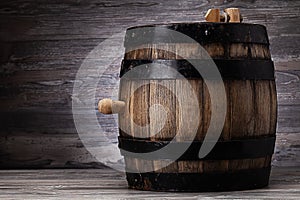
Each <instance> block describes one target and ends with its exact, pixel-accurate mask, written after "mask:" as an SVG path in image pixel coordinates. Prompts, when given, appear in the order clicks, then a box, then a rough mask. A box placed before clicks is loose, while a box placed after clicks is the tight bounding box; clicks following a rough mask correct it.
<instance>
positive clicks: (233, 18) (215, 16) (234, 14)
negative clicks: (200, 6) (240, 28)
mask: <svg viewBox="0 0 300 200" xmlns="http://www.w3.org/2000/svg"><path fill="white" fill-rule="evenodd" d="M205 20H206V21H207V22H229V23H240V22H242V16H241V14H240V9H238V8H226V9H225V10H224V12H222V13H221V12H220V9H218V8H212V9H209V10H208V11H207V13H206V15H205Z"/></svg>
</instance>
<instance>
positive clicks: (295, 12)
mask: <svg viewBox="0 0 300 200" xmlns="http://www.w3.org/2000/svg"><path fill="white" fill-rule="evenodd" d="M213 6H216V7H220V8H225V7H239V8H240V9H241V12H242V14H243V16H244V22H249V23H259V24H263V25H265V26H266V27H267V29H268V33H269V38H270V43H271V46H270V48H271V53H272V58H273V60H274V62H275V68H276V84H277V90H278V101H279V108H278V114H279V115H278V127H277V136H278V139H277V147H276V154H275V156H274V159H273V165H276V166H300V161H299V160H300V65H299V64H300V56H299V55H300V48H299V46H300V40H299V39H300V23H299V22H300V1H299V0H287V1H283V0H282V1H277V0H258V1H256V0H240V1H235V0H227V1H225V0H208V1H207V0H186V1H180V0H164V1H158V0H150V1H145V0H139V1H133V0H123V1H113V0H105V1H97V0H84V1H83V0H61V1H55V0H53V1H46V0H41V1H34V0H18V1H16V0H11V1H1V3H0V66H1V67H0V124H1V129H0V168H63V167H68V168H73V167H75V168H79V167H81V168H82V167H83V168H84V167H103V165H102V164H101V163H99V162H97V161H96V160H95V158H93V156H91V155H90V154H89V152H88V151H87V150H86V149H85V148H84V146H83V144H82V143H81V141H80V139H79V137H78V134H77V132H76V129H75V126H74V122H73V117H72V110H71V100H72V99H71V98H72V89H73V84H74V79H75V75H76V73H77V70H78V69H79V67H80V65H81V63H82V61H83V59H84V58H85V57H86V56H87V55H88V53H89V52H90V51H91V50H93V48H95V47H96V46H97V45H98V44H99V43H100V42H102V41H104V40H105V39H106V38H108V37H110V36H111V35H113V34H115V33H118V32H121V31H124V30H125V29H126V28H127V27H129V26H135V25H143V24H151V23H167V22H186V21H202V20H203V19H204V17H203V16H204V14H205V12H206V11H207V9H208V8H211V7H213ZM119 62H120V60H116V61H115V63H116V64H115V65H113V66H112V67H111V68H110V70H109V71H107V72H106V74H105V76H106V79H105V80H104V79H103V80H101V82H100V85H101V90H99V96H98V98H101V97H105V96H109V94H110V93H111V90H112V87H111V83H116V82H117V80H118V73H119V65H118V63H119ZM108 80H110V81H108ZM95 109H96V107H95ZM99 121H101V123H102V124H105V129H106V130H108V131H109V132H111V133H112V137H111V138H112V139H113V140H115V138H116V136H115V135H116V133H117V127H116V123H114V120H112V117H107V116H103V115H99Z"/></svg>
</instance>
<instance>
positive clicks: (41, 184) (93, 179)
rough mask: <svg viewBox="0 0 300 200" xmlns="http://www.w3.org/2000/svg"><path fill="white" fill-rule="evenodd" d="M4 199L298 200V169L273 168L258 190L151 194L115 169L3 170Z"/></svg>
mask: <svg viewBox="0 0 300 200" xmlns="http://www.w3.org/2000/svg"><path fill="white" fill-rule="evenodd" d="M0 177H1V179H0V191H1V193H0V198H2V199H16V200H18V199H66V198H72V199H105V200H106V199H180V200H185V199H186V200H187V199H189V200H192V199H195V200H196V199H299V196H300V192H299V191H300V187H299V186H300V171H299V169H298V168H273V170H272V174H271V178H270V185H269V186H268V187H267V188H263V189H259V190H245V191H233V192H215V193H176V192H149V191H138V190H130V189H127V183H126V181H125V175H124V174H123V173H120V172H115V171H112V170H107V169H106V170H99V169H90V170H86V169H76V170H71V169H68V170H2V171H0Z"/></svg>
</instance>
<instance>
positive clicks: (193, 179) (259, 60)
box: [119, 22, 277, 191]
mask: <svg viewBox="0 0 300 200" xmlns="http://www.w3.org/2000/svg"><path fill="white" fill-rule="evenodd" d="M141 28H142V29H143V28H146V29H145V30H143V31H140V30H141ZM147 28H151V29H150V31H148V29H147ZM164 29H169V30H173V31H176V32H179V33H182V34H185V35H187V36H188V37H190V38H192V39H193V40H195V41H196V42H197V43H198V44H200V45H201V46H202V47H203V48H204V49H205V50H206V51H207V53H208V54H209V55H210V57H211V58H212V59H213V61H214V62H215V64H216V66H217V68H218V69H219V71H220V74H221V76H222V79H223V82H224V86H225V91H226V97H227V98H226V99H227V100H226V101H227V111H226V117H225V123H224V126H223V130H222V133H221V136H220V138H219V140H218V142H217V143H216V145H215V146H214V148H213V149H212V151H211V152H210V153H209V154H208V155H207V156H206V157H204V158H198V157H197V155H198V152H199V148H200V146H201V144H202V143H203V140H204V138H205V136H206V133H207V129H208V127H209V124H210V123H211V122H210V119H211V114H212V113H211V100H210V93H209V91H208V89H207V85H206V83H205V81H204V80H203V78H202V77H201V74H199V73H198V72H197V71H195V69H193V66H192V65H191V63H190V62H189V60H190V59H199V60H201V59H203V55H202V53H201V51H200V50H199V47H198V46H197V45H195V43H190V42H188V41H187V42H180V43H178V42H177V41H176V40H174V37H173V36H172V35H170V33H169V32H168V31H163V30H164ZM124 46H125V49H126V53H125V55H124V60H123V62H122V67H121V72H120V77H121V82H120V90H119V99H120V100H121V101H124V102H125V106H126V108H127V109H128V110H129V112H125V113H120V114H119V126H120V136H119V147H120V149H121V150H126V151H129V152H137V153H144V152H148V151H153V150H157V149H159V148H160V147H163V146H165V145H168V144H169V143H168V142H169V141H170V140H172V138H174V136H175V135H176V134H179V135H180V137H178V138H179V139H177V140H176V143H175V144H174V145H175V146H176V145H177V146H178V147H180V145H181V144H182V143H184V142H187V141H192V142H191V146H190V147H189V148H188V149H187V150H186V151H185V152H183V155H182V156H181V157H180V158H178V159H176V161H174V162H172V163H170V164H168V165H167V166H164V163H166V162H167V161H168V158H167V157H166V156H165V155H158V156H156V157H150V158H144V157H138V156H130V155H128V154H126V153H124V152H123V155H124V157H125V164H126V168H127V173H126V176H127V181H128V185H129V187H130V188H135V189H141V190H156V191H226V190H242V189H254V188H261V187H264V186H267V185H268V181H269V175H270V169H271V157H272V154H273V151H274V145H275V132H276V118H277V99H276V88H275V79H274V66H273V62H272V60H271V55H270V51H269V40H268V36H267V31H266V28H265V27H264V26H262V25H257V24H246V23H209V22H199V23H175V24H158V25H149V26H139V27H132V28H129V29H128V30H127V33H126V36H125V42H124ZM162 47H163V48H162ZM166 49H167V50H166ZM174 52H178V53H174ZM151 63H160V64H164V66H169V67H171V68H173V69H175V70H177V71H178V72H179V73H180V74H181V75H182V76H183V77H184V78H182V77H179V76H177V75H174V74H172V73H170V74H168V71H164V70H163V69H161V70H162V71H160V69H157V68H155V69H154V70H157V71H156V72H154V73H152V72H153V70H152V71H151V70H150V72H149V70H148V71H147V69H149V68H151V66H150V67H149V66H148V68H147V65H148V64H151ZM139 65H146V68H145V73H143V74H140V75H141V76H140V77H138V78H137V77H134V78H130V76H129V77H128V78H124V79H123V78H122V77H125V76H126V74H127V73H129V72H130V71H131V70H133V69H134V68H135V67H137V66H139ZM183 79H185V80H188V83H189V84H190V85H191V87H192V88H193V90H194V91H195V94H196V98H197V100H198V102H199V112H200V116H199V117H198V118H197V117H196V118H195V119H197V120H199V126H198V129H197V133H196V135H195V137H194V138H190V137H189V136H187V135H185V133H184V131H183V132H182V131H181V132H178V129H177V127H178V124H179V123H181V119H182V118H183V117H184V116H181V113H180V112H179V111H178V101H177V99H176V98H177V97H176V94H177V95H182V96H185V97H187V98H186V101H189V96H190V94H189V92H188V91H186V90H184V89H183V88H184V87H183V84H185V83H184V82H183ZM162 83H163V84H164V85H162ZM166 86H168V87H166ZM170 88H171V89H172V90H173V91H176V92H175V94H174V92H172V91H171V90H170ZM133 90H134V92H133ZM132 92H133V93H132ZM154 104H156V105H157V104H159V105H161V106H163V107H164V109H165V110H166V113H167V114H166V115H164V116H163V115H160V114H155V115H153V114H152V115H151V114H150V111H149V107H151V106H152V105H154ZM186 106H187V109H192V108H189V105H188V104H187V105H186ZM161 121H165V123H164V125H163V127H161V128H160V130H159V132H158V133H155V131H157V127H158V126H160V125H159V123H160V122H161ZM133 123H134V124H137V125H139V126H134V125H133ZM122 127H123V128H122ZM124 127H125V128H124ZM143 127H146V128H143ZM124 129H126V131H124ZM121 152H122V151H121ZM162 166H163V167H162ZM145 168H148V169H149V170H148V171H147V172H144V171H145ZM142 169H143V170H142Z"/></svg>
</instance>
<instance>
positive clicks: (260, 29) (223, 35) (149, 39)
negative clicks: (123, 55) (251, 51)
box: [124, 22, 269, 47]
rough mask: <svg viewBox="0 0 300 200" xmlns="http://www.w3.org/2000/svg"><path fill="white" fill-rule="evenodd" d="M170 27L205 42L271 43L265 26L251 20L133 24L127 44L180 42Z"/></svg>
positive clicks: (125, 44) (127, 37) (129, 29)
mask: <svg viewBox="0 0 300 200" xmlns="http://www.w3.org/2000/svg"><path fill="white" fill-rule="evenodd" d="M165 29H170V30H173V31H177V32H180V33H182V34H185V35H187V36H189V37H190V38H192V39H194V40H195V41H196V42H198V43H200V44H201V45H203V44H209V43H255V44H266V45H269V40H268V35H267V30H266V27H265V26H263V25H260V24H249V23H215V22H188V23H170V24H152V25H143V26H134V27H130V28H128V29H127V31H126V35H125V41H124V46H125V47H132V46H137V45H143V44H157V43H178V41H177V40H176V38H175V37H174V36H172V32H169V31H164V30H165Z"/></svg>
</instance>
